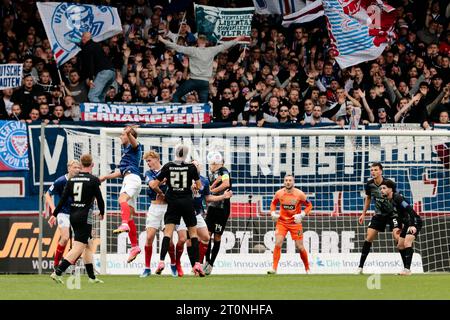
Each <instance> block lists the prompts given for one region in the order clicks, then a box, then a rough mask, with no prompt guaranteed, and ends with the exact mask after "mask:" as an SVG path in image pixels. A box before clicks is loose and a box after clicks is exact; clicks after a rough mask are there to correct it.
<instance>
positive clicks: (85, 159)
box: [80, 154, 92, 168]
mask: <svg viewBox="0 0 450 320" xmlns="http://www.w3.org/2000/svg"><path fill="white" fill-rule="evenodd" d="M80 162H81V165H82V166H83V168H88V167H90V166H91V165H92V156H91V155H90V154H83V155H82V156H81V158H80Z"/></svg>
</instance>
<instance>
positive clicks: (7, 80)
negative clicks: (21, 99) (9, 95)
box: [0, 63, 23, 90]
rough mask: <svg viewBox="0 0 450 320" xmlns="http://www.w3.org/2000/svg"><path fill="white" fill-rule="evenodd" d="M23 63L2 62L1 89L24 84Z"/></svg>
mask: <svg viewBox="0 0 450 320" xmlns="http://www.w3.org/2000/svg"><path fill="white" fill-rule="evenodd" d="M22 73H23V64H21V63H20V64H19V63H12V64H0V90H3V89H8V88H17V87H20V86H21V85H22Z"/></svg>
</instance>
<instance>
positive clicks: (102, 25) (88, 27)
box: [37, 2, 122, 66]
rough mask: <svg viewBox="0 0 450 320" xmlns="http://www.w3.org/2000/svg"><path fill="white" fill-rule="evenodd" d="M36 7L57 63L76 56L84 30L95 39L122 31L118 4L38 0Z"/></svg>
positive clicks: (106, 37) (102, 38)
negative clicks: (40, 0)
mask: <svg viewBox="0 0 450 320" xmlns="http://www.w3.org/2000/svg"><path fill="white" fill-rule="evenodd" d="M37 7H38V10H39V14H40V16H41V19H42V23H43V24H44V28H45V32H46V33H47V37H48V40H49V41H50V45H51V46H52V51H53V55H54V57H55V60H56V63H57V65H58V66H60V65H62V64H64V63H65V62H67V61H68V60H69V59H71V58H72V57H74V56H75V55H76V54H77V53H78V52H79V51H80V48H79V47H78V46H77V45H76V44H75V43H79V42H80V41H81V35H82V34H83V32H87V31H88V32H90V33H91V34H92V39H93V40H94V41H96V42H99V41H103V40H106V39H108V38H110V37H112V36H113V35H116V34H118V33H121V32H122V23H121V22H120V17H119V14H118V12H117V9H116V8H113V7H108V6H94V5H87V4H76V3H65V2H38V3H37Z"/></svg>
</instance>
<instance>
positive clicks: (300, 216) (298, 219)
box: [294, 211, 306, 223]
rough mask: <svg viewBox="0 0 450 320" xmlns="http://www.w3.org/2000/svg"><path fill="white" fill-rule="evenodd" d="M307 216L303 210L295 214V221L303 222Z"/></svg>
mask: <svg viewBox="0 0 450 320" xmlns="http://www.w3.org/2000/svg"><path fill="white" fill-rule="evenodd" d="M305 216H306V213H305V211H302V213H297V214H294V222H295V223H301V222H302V219H303V218H304V217H305Z"/></svg>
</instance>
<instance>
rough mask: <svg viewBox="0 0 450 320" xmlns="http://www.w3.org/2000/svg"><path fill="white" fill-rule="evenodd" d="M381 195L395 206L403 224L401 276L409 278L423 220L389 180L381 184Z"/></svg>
mask: <svg viewBox="0 0 450 320" xmlns="http://www.w3.org/2000/svg"><path fill="white" fill-rule="evenodd" d="M380 190H381V194H382V195H383V197H385V198H386V199H389V201H390V202H391V203H392V205H393V210H394V211H395V213H396V214H397V215H398V219H399V221H400V222H401V223H402V226H403V227H402V230H401V232H400V238H399V241H398V249H399V251H400V254H401V255H402V260H403V266H404V269H403V271H402V272H400V275H406V276H409V275H410V274H411V262H412V258H413V254H414V250H413V248H412V246H413V243H414V240H415V239H416V237H417V235H418V234H419V232H420V229H422V219H421V218H420V217H419V215H418V214H417V213H416V212H415V211H414V209H413V208H412V207H411V205H410V204H409V203H408V202H407V201H406V200H405V198H404V197H403V195H401V194H400V193H396V192H395V184H394V183H393V182H392V181H390V180H387V181H385V182H383V183H382V184H381V187H380Z"/></svg>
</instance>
